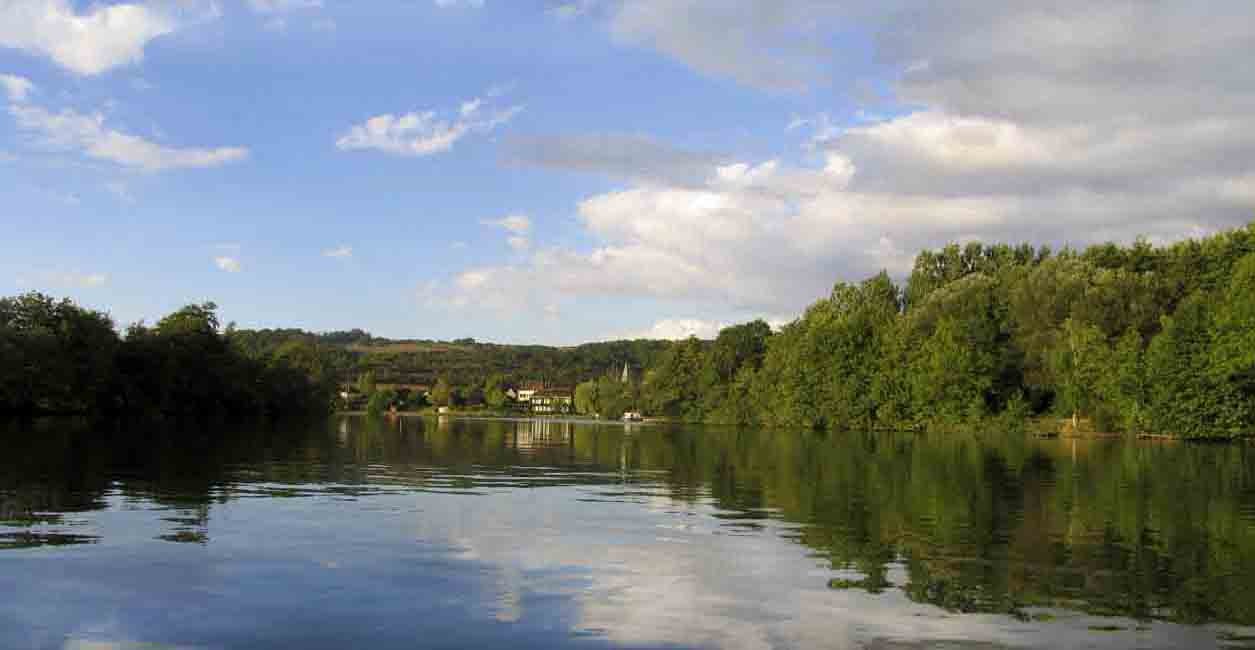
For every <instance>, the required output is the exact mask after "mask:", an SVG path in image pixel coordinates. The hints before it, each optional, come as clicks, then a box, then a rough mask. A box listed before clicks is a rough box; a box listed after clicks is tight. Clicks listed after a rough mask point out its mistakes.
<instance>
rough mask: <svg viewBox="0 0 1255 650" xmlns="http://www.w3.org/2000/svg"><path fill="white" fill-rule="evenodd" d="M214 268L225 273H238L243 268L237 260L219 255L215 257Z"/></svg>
mask: <svg viewBox="0 0 1255 650" xmlns="http://www.w3.org/2000/svg"><path fill="white" fill-rule="evenodd" d="M214 266H217V267H218V269H219V270H222V271H226V272H227V273H239V272H240V271H242V270H243V269H244V267H243V266H241V265H240V260H239V259H237V258H235V257H231V256H229V255H219V256H217V257H215V258H214Z"/></svg>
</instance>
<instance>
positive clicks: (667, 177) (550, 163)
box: [503, 133, 732, 183]
mask: <svg viewBox="0 0 1255 650" xmlns="http://www.w3.org/2000/svg"><path fill="white" fill-rule="evenodd" d="M503 159H504V160H505V161H506V162H507V163H511V164H516V165H529V166H536V167H542V168H547V169H554V170H560V171H574V172H584V173H592V174H601V175H605V176H609V177H611V178H615V179H621V180H629V181H639V182H651V181H659V180H661V181H665V182H688V183H694V182H700V181H702V180H703V179H704V178H705V177H707V176H709V175H710V173H711V172H712V171H713V170H714V168H715V167H716V166H717V165H719V164H721V163H727V162H731V161H732V159H731V158H730V157H728V156H724V155H720V154H714V153H700V152H692V151H685V150H683V149H678V148H675V147H672V146H671V145H669V144H667V143H665V142H662V141H660V140H658V139H656V138H652V137H649V136H646V135H629V134H615V133H605V134H592V135H557V136H528V137H516V138H511V139H509V140H508V141H507V142H506V147H505V153H504V155H503Z"/></svg>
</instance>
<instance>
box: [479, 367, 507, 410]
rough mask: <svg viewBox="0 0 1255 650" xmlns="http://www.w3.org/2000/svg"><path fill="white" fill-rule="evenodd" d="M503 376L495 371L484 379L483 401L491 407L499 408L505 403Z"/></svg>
mask: <svg viewBox="0 0 1255 650" xmlns="http://www.w3.org/2000/svg"><path fill="white" fill-rule="evenodd" d="M505 391H506V384H505V376H504V375H502V374H501V373H495V374H492V375H489V376H488V379H487V380H486V381H484V403H485V404H487V405H488V406H491V407H493V408H501V407H503V406H505V403H506V394H505Z"/></svg>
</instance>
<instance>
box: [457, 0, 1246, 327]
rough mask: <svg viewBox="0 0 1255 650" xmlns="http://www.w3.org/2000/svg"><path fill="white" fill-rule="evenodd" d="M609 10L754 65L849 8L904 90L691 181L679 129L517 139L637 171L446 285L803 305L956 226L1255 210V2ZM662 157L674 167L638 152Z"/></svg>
mask: <svg viewBox="0 0 1255 650" xmlns="http://www.w3.org/2000/svg"><path fill="white" fill-rule="evenodd" d="M616 7H618V8H617V10H616V11H615V12H613V20H614V21H616V24H617V25H619V27H618V28H619V29H621V30H622V29H623V27H622V25H621V24H620V23H621V22H622V21H628V23H627V24H629V25H631V26H632V28H631V29H629V30H628V31H627V33H629V34H635V35H637V36H639V37H640V39H641V42H642V43H648V44H650V45H651V46H652V47H657V48H659V49H660V50H662V51H664V52H667V53H668V54H671V55H672V56H676V57H677V58H679V59H680V60H682V61H684V62H686V63H688V64H690V65H692V66H693V67H694V68H696V69H698V70H701V71H704V72H708V73H711V74H716V75H722V76H729V77H732V78H736V79H741V80H745V81H748V82H751V83H756V84H757V83H758V81H759V80H760V79H759V77H760V75H761V74H764V73H765V71H767V70H768V69H769V68H770V67H771V65H772V64H774V63H775V62H776V61H777V60H778V59H779V57H778V56H777V54H776V53H775V52H774V51H772V48H770V47H767V46H769V45H771V44H773V43H775V42H777V40H778V39H779V38H782V37H781V35H782V34H790V33H795V32H799V31H806V30H808V29H812V28H815V29H819V28H821V27H822V26H823V25H824V24H825V23H831V24H835V23H837V22H840V23H842V24H845V25H847V26H853V25H857V26H858V27H859V28H860V29H863V30H865V31H866V32H867V33H868V34H870V35H871V37H872V43H873V46H874V49H875V53H876V56H877V58H878V60H879V61H881V62H882V63H883V64H885V65H889V66H891V67H892V68H894V69H895V70H897V71H898V74H899V77H900V78H899V80H898V81H897V82H896V84H895V85H894V87H893V92H894V93H895V94H896V102H897V106H896V108H893V109H892V110H889V111H886V114H888V115H890V117H875V116H873V115H871V114H870V113H861V114H855V115H852V116H850V117H848V118H838V117H836V116H834V115H828V116H825V115H823V114H821V115H817V116H814V117H803V118H798V119H795V120H794V122H793V124H791V126H792V128H793V130H794V131H796V132H799V133H809V134H810V136H811V137H809V138H807V140H806V148H804V149H803V151H802V152H800V153H802V154H804V155H803V158H809V161H808V162H806V163H791V162H787V161H788V160H789V159H793V158H795V157H796V156H787V155H786V156H782V157H781V158H780V159H767V160H761V159H757V160H750V159H745V160H740V161H737V162H733V163H728V162H727V161H722V160H721V161H719V162H720V163H722V164H718V165H715V166H714V167H712V168H707V169H708V173H706V174H705V175H704V176H702V177H701V178H700V179H699V180H697V181H696V182H695V181H694V174H693V172H692V171H691V170H689V169H687V168H686V166H684V165H680V166H678V167H675V166H674V165H673V162H672V160H673V157H672V156H671V155H669V153H668V152H666V151H665V148H659V147H653V148H648V147H638V148H637V153H636V154H634V155H632V156H627V157H629V158H630V159H631V162H630V164H623V163H619V162H617V161H614V160H613V159H612V158H611V159H610V161H609V162H607V158H602V159H598V158H597V156H595V155H591V154H589V153H588V151H589V150H590V149H591V150H593V151H594V152H595V150H596V147H552V151H557V152H560V153H561V155H558V154H553V153H551V152H550V153H544V155H542V153H543V152H544V148H543V147H535V146H533V147H531V150H532V153H531V154H529V155H528V156H516V157H520V158H524V159H527V160H530V161H533V162H535V163H536V164H543V165H546V166H550V167H555V168H580V167H581V166H585V167H587V168H594V169H616V170H620V171H619V172H617V175H618V176H620V177H623V178H627V179H628V185H627V186H626V187H624V188H621V189H618V190H615V191H611V192H606V193H603V194H599V195H595V196H592V197H589V198H587V199H585V200H584V201H582V202H581V203H580V204H579V205H578V207H577V217H578V219H579V222H580V224H581V226H582V227H583V230H584V233H583V234H584V235H586V236H587V238H588V239H589V240H591V241H593V242H595V243H594V244H593V245H591V246H588V247H558V248H544V249H538V250H534V251H533V252H532V253H531V254H530V256H529V257H528V258H527V259H526V261H525V262H521V263H517V264H512V265H502V266H489V267H477V268H474V269H470V270H468V271H467V274H469V275H465V274H464V275H463V276H459V277H455V278H454V280H453V282H451V283H450V286H449V291H450V292H451V293H452V295H454V296H455V301H460V302H462V303H465V304H487V305H494V304H501V303H503V302H505V301H507V300H509V299H511V297H513V299H514V300H515V301H516V302H517V301H520V300H528V301H530V302H531V303H532V304H538V303H537V299H538V297H536V296H532V297H528V296H527V295H526V291H525V290H524V291H516V293H513V294H512V293H511V292H510V290H509V289H510V287H515V288H516V289H517V287H525V286H529V285H534V286H544V287H545V290H546V291H547V292H552V293H554V294H556V295H561V296H579V295H623V296H634V297H653V298H665V299H685V300H693V301H698V302H699V303H700V304H709V305H719V306H723V307H729V306H730V307H736V308H741V309H743V310H745V311H766V312H769V313H794V312H796V310H798V309H799V308H800V307H802V306H804V305H805V304H807V303H808V302H810V301H812V300H814V299H815V298H816V297H818V296H821V295H824V294H826V293H827V292H828V290H829V289H830V287H831V284H832V282H834V281H836V280H857V279H861V278H862V277H865V276H867V275H869V274H871V273H874V272H876V271H878V270H881V269H887V270H889V271H890V272H892V273H894V274H895V275H898V276H899V277H901V276H902V275H905V273H907V272H908V271H909V268H910V265H911V260H912V258H913V256H914V254H915V252H916V251H918V250H919V249H921V248H926V247H933V246H937V245H940V244H943V243H946V242H948V241H972V240H978V241H1012V242H1018V241H1024V240H1028V241H1036V242H1047V243H1053V244H1062V243H1071V244H1076V245H1085V244H1088V243H1093V242H1098V241H1107V240H1117V241H1129V240H1131V239H1132V238H1133V237H1135V236H1137V235H1146V236H1149V237H1150V238H1151V239H1152V240H1154V241H1171V240H1176V239H1180V238H1183V237H1187V236H1193V235H1195V234H1197V233H1204V232H1211V231H1215V230H1218V229H1221V228H1225V227H1231V226H1235V225H1240V224H1242V223H1245V222H1247V221H1249V220H1250V219H1251V218H1252V217H1253V216H1255V110H1253V109H1255V76H1252V75H1249V74H1245V72H1244V70H1243V69H1242V68H1241V66H1235V65H1234V64H1233V62H1234V61H1239V60H1243V59H1244V58H1245V57H1246V56H1247V55H1248V53H1249V50H1250V47H1249V45H1250V44H1251V43H1252V42H1255V5H1251V4H1250V3H1248V2H1236V1H1231V2H1215V3H1208V4H1207V6H1205V7H1203V6H1198V5H1191V4H1184V3H1108V4H1104V5H1101V6H1096V5H1094V4H1093V3H1091V2H1082V1H1080V0H1065V1H1064V2H1059V3H1052V4H1051V6H1050V7H1049V8H1043V7H1041V6H1040V5H1039V4H1034V3H1021V2H1009V3H999V4H997V5H990V4H989V3H983V2H979V3H978V2H957V3H944V4H939V3H933V2H924V1H923V0H919V1H913V0H893V1H891V2H888V3H878V4H877V5H875V6H874V7H873V6H871V5H866V6H844V5H841V4H839V3H829V2H818V1H816V2H805V1H803V0H773V1H772V2H766V1H765V0H764V1H760V2H744V3H735V4H732V3H724V2H719V1H717V0H686V1H685V2H675V1H669V0H640V1H639V2H634V3H623V4H620V5H616ZM786 10H787V11H786ZM750 18H753V19H752V20H751V19H750ZM728 34H735V35H736V38H728V37H727V35H728ZM707 46H709V47H710V52H702V51H699V50H702V49H704V48H706V47H707ZM690 50H692V51H690ZM729 50H731V51H729ZM750 53H755V54H756V55H761V56H756V57H749V54H750ZM795 53H796V51H793V50H790V49H788V48H786V49H785V50H784V51H783V53H782V54H780V56H783V57H784V60H785V61H786V63H787V61H788V60H789V57H790V56H792V54H795ZM750 58H753V59H754V60H750ZM804 68H805V66H802V67H801V68H796V69H804ZM792 69H793V68H790V67H789V66H787V65H786V66H785V67H784V68H782V70H784V71H785V72H788V71H790V70H792ZM798 78H802V77H798ZM783 79H784V80H785V81H788V80H789V79H790V75H788V74H785V75H784V76H783ZM765 85H767V86H771V85H772V84H770V83H767V84H765ZM786 85H787V84H786ZM875 112H881V111H879V110H877V111H875ZM523 149H527V148H526V147H523ZM538 149H539V150H540V151H542V153H536V150H538ZM572 150H578V152H579V154H580V155H576V154H572V153H569V152H571V151H572ZM545 156H548V157H547V158H546V157H545ZM554 161H556V162H554ZM653 163H656V167H657V168H658V169H669V170H670V171H667V172H665V173H659V174H655V175H652V176H651V177H647V178H641V177H640V176H641V175H640V174H633V173H632V170H633V169H637V168H644V169H649V168H651V167H653V166H654V164H653ZM695 169H698V170H700V169H701V168H700V166H698V167H696V168H695ZM623 170H626V171H623ZM542 279H543V282H541V281H540V280H542ZM519 294H523V295H522V296H520V295H519Z"/></svg>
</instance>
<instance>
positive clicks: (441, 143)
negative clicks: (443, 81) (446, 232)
mask: <svg viewBox="0 0 1255 650" xmlns="http://www.w3.org/2000/svg"><path fill="white" fill-rule="evenodd" d="M481 104H482V100H480V99H478V98H476V99H471V100H468V101H466V102H463V103H462V104H461V105H460V107H459V109H458V110H457V111H456V116H455V117H453V118H451V119H445V118H441V117H439V114H438V113H437V112H436V111H432V110H429V111H423V112H412V113H406V114H404V115H393V114H391V113H385V114H383V115H376V116H375V117H372V118H370V119H368V120H366V121H365V122H363V123H361V124H357V125H354V126H353V127H351V128H350V129H349V130H348V131H347V132H346V133H345V134H344V135H342V136H340V138H339V139H337V140H336V147H337V148H339V149H340V150H341V151H350V150H357V149H374V150H376V151H382V152H384V153H390V154H394V155H398V156H430V155H433V154H437V153H443V152H445V151H449V150H450V149H452V148H453V145H454V144H456V143H457V142H458V141H459V140H461V139H462V138H464V137H466V136H467V135H470V134H472V133H485V134H486V133H491V132H492V131H494V130H496V129H497V127H499V126H502V125H504V124H506V123H508V122H509V121H510V120H512V119H514V117H515V116H516V115H518V114H519V113H520V112H521V111H522V110H523V107H522V106H511V107H508V108H504V109H500V110H496V111H492V112H491V114H490V115H487V116H483V112H484V111H483V109H482V108H481Z"/></svg>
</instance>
